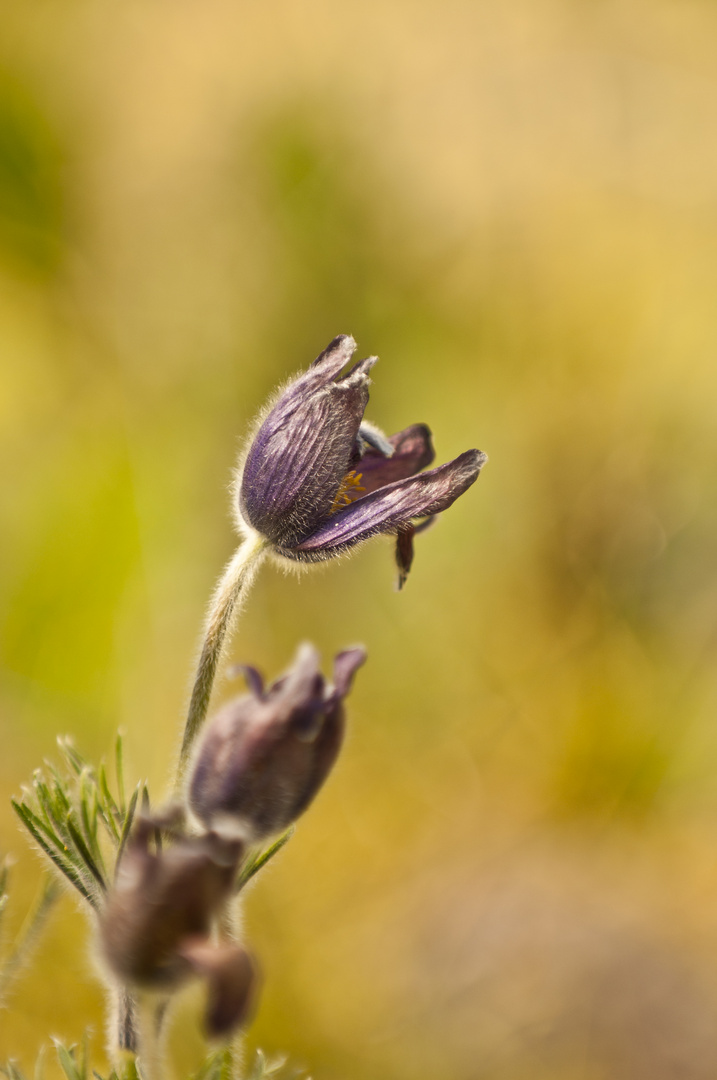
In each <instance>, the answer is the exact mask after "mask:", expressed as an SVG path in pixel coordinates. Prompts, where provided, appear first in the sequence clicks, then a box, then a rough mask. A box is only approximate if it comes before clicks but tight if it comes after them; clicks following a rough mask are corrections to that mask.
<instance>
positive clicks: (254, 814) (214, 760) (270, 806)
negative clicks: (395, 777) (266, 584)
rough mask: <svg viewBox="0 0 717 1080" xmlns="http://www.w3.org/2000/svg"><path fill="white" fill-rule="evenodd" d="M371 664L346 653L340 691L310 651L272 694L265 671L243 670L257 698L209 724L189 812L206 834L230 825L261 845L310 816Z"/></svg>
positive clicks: (338, 667)
mask: <svg viewBox="0 0 717 1080" xmlns="http://www.w3.org/2000/svg"><path fill="white" fill-rule="evenodd" d="M365 659H366V653H365V652H364V650H363V649H360V648H357V649H348V650H347V651H345V652H342V653H339V654H338V656H337V657H336V659H335V660H334V685H333V686H327V685H326V683H325V681H324V678H323V676H322V674H321V672H320V671H319V660H318V654H317V652H316V650H315V649H314V648H313V647H312V646H311V645H302V646H301V648H300V649H299V651H298V653H297V656H296V660H295V662H294V665H293V667H292V668H291V670H290V671H289V672H288V673H287V674H286V675H284V676H283V677H282V678H280V679H278V680H277V681H276V682H274V683H273V684H272V685H271V686H270V687H269V688H268V689H266V690H265V689H264V685H263V680H262V678H261V675H260V674H259V672H258V671H256V670H255V669H254V668H245V669H244V671H245V673H246V677H247V682H248V685H249V689H250V691H251V692H250V693H249V694H247V695H245V696H244V697H241V698H237V699H236V700H234V701H232V702H230V703H229V704H228V705H226V706H225V707H224V708H223V709H221V710H220V711H219V713H217V715H216V716H215V717H214V718H213V720H211V721H210V722H209V724H208V725H207V728H206V731H205V733H204V736H203V738H202V741H201V743H200V746H199V749H198V752H197V755H196V758H195V762H194V766H193V768H192V770H191V775H190V779H189V790H188V798H189V805H190V807H191V809H192V810H193V812H194V813H195V814H196V815H197V817H198V818H199V819H200V821H202V822H203V824H204V825H205V826H207V828H210V829H215V830H216V831H217V832H222V831H223V829H224V828H225V826H226V824H228V822H229V821H231V822H232V823H233V827H234V829H235V830H236V828H237V827H239V828H242V829H244V830H245V832H246V835H247V837H248V838H249V839H251V840H253V841H256V840H260V839H263V838H264V837H266V836H270V835H271V834H272V833H276V832H279V831H281V830H283V829H285V828H286V827H287V826H288V825H290V824H291V822H292V821H294V820H295V819H296V818H297V817H298V816H299V815H300V814H302V813H303V812H304V810H306V808H307V807H308V806H309V804H310V802H311V801H312V799H313V798H314V796H315V795H316V793H317V792H318V790H319V788H320V787H321V785H322V784H323V782H324V780H325V779H326V777H327V776H328V774H329V772H330V770H331V767H332V765H333V764H334V761H335V760H336V757H337V755H338V752H339V749H340V747H341V742H342V739H343V734H344V723H345V719H344V710H343V704H342V702H343V698H344V697H345V696H346V694H347V693H348V691H349V689H350V686H351V682H352V679H353V675H354V672H355V671H356V669H357V668H358V667H360V665H361V664H363V662H364V660H365Z"/></svg>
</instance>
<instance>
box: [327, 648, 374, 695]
mask: <svg viewBox="0 0 717 1080" xmlns="http://www.w3.org/2000/svg"><path fill="white" fill-rule="evenodd" d="M365 663H366V650H365V649H362V648H361V647H360V646H359V647H358V648H355V649H344V651H343V652H340V653H338V654H337V656H336V657H335V658H334V696H335V697H337V698H338V699H339V700H340V699H341V698H344V697H346V695H347V694H348V692H349V690H350V689H351V685H352V683H353V681H354V675H355V674H356V672H357V671H358V669H359V668H360V667H361V665H362V664H365Z"/></svg>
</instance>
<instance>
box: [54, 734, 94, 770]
mask: <svg viewBox="0 0 717 1080" xmlns="http://www.w3.org/2000/svg"><path fill="white" fill-rule="evenodd" d="M57 745H58V746H59V748H60V750H61V751H62V753H63V756H64V758H65V760H66V761H67V763H68V765H69V766H70V768H71V769H72V771H73V772H75V773H77V775H78V776H79V775H80V773H81V772H82V770H83V769H84V768H86V767H87V762H86V761H85V759H84V758H83V756H82V754H80V753H79V751H77V750H76V749H75V744H74V743H73V742H72V739H71V738H70V736H69V735H58V736H57Z"/></svg>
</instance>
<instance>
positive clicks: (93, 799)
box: [80, 769, 106, 878]
mask: <svg viewBox="0 0 717 1080" xmlns="http://www.w3.org/2000/svg"><path fill="white" fill-rule="evenodd" d="M80 821H81V823H82V831H83V832H84V834H85V840H86V841H87V846H88V848H89V849H90V851H91V853H92V858H93V859H94V860H95V863H96V864H97V867H98V869H99V870H100V872H101V874H102V877H103V878H104V877H106V872H105V867H104V861H103V859H102V852H101V850H100V845H99V841H98V839H97V782H96V780H95V778H94V776H93V775H92V774H91V773H90V772H89V771H88V770H87V769H83V771H82V775H81V776H80Z"/></svg>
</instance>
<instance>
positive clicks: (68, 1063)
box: [52, 1039, 83, 1080]
mask: <svg viewBox="0 0 717 1080" xmlns="http://www.w3.org/2000/svg"><path fill="white" fill-rule="evenodd" d="M52 1041H53V1042H54V1044H55V1050H56V1051H57V1059H58V1061H59V1062H60V1067H61V1068H62V1071H63V1073H64V1074H65V1076H66V1077H67V1080H83V1078H82V1073H81V1072H80V1070H79V1068H78V1066H77V1062H76V1061H75V1058H74V1056H73V1055H72V1054H71V1053H70V1051H69V1050H68V1049H67V1047H66V1046H63V1045H62V1043H61V1042H58V1040H57V1039H53V1040H52Z"/></svg>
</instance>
